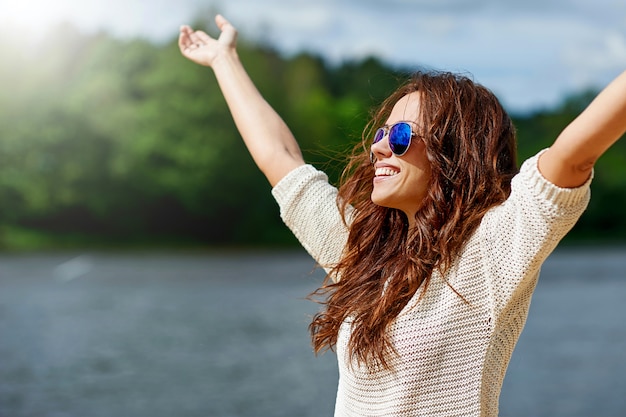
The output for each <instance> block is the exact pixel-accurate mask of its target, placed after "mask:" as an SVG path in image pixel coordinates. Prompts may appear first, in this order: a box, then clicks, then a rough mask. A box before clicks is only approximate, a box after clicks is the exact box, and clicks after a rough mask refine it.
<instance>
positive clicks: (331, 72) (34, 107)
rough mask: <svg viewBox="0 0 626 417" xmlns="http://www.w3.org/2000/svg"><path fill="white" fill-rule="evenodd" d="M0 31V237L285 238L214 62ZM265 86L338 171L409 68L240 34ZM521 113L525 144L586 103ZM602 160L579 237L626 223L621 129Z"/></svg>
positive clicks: (108, 42) (141, 43)
mask: <svg viewBox="0 0 626 417" xmlns="http://www.w3.org/2000/svg"><path fill="white" fill-rule="evenodd" d="M2 39H4V40H0V60H1V61H0V62H1V63H0V85H2V90H3V91H2V93H1V94H0V247H1V248H19V247H26V248H28V247H37V246H42V245H59V246H62V245H76V244H97V245H179V244H183V245H189V244H191V245H196V244H202V245H207V244H210V245H212V244H221V245H235V244H239V245H241V244H244V245H257V244H263V245H290V244H293V243H294V240H293V238H292V237H291V234H290V233H289V232H288V231H287V230H286V228H285V227H284V226H283V224H282V223H281V221H280V219H279V217H278V209H277V206H276V203H275V202H274V201H273V199H272V197H271V195H270V193H269V191H270V187H269V185H268V184H267V183H266V181H265V179H264V177H263V176H262V175H261V174H260V173H259V172H258V170H257V168H256V167H255V165H254V163H253V162H252V159H251V158H250V156H249V155H248V153H247V152H246V150H245V148H244V146H243V144H242V143H241V140H240V138H239V135H238V133H237V131H236V129H235V127H234V124H233V122H232V119H231V116H230V114H229V112H228V109H227V108H226V105H225V102H224V100H223V97H222V95H221V93H220V92H219V89H218V86H217V84H216V82H215V80H214V77H213V75H212V73H211V71H210V69H207V68H203V67H200V66H197V65H194V64H192V63H190V62H188V61H186V60H185V59H183V58H182V57H181V56H180V53H179V52H178V47H177V45H176V40H175V39H172V41H171V42H169V43H167V44H155V43H152V42H149V41H146V40H143V39H130V40H122V39H117V38H113V37H111V36H109V35H107V34H105V33H101V34H96V35H85V34H83V33H80V32H79V31H77V30H76V29H74V28H72V27H70V26H63V27H59V28H58V29H57V30H55V31H54V32H53V33H51V34H50V36H48V37H47V38H46V40H45V41H44V42H43V43H41V44H38V45H37V47H36V48H33V49H30V48H23V46H22V45H21V44H20V43H19V42H15V43H13V42H11V41H9V40H8V39H7V37H3V38H2ZM239 51H240V56H241V59H242V61H243V62H244V65H245V66H246V68H247V69H248V70H249V72H250V75H251V77H252V78H253V79H254V81H255V82H256V84H257V85H258V87H259V89H260V90H261V91H262V93H263V94H264V96H265V97H266V98H267V100H268V101H269V102H270V103H271V104H272V105H273V106H274V107H275V108H276V110H277V111H278V112H279V113H280V114H281V115H282V116H283V117H284V119H285V120H286V122H287V123H288V125H289V126H290V127H291V129H292V130H293V132H294V134H295V135H296V137H297V138H298V140H299V142H300V144H301V146H302V148H303V151H304V153H305V157H306V159H307V160H308V161H310V162H311V163H313V164H314V165H316V166H318V167H321V168H323V169H324V170H326V171H327V172H328V173H329V175H330V177H331V178H332V179H333V180H336V179H337V178H338V176H339V174H340V169H341V167H342V162H341V155H342V154H343V153H345V152H346V151H347V150H348V149H351V148H352V147H353V146H354V144H356V143H358V142H360V140H361V138H360V134H361V130H362V128H363V126H364V124H365V123H366V121H367V118H368V112H369V109H370V108H372V106H373V105H375V104H377V103H379V102H380V101H381V100H382V99H383V98H384V97H385V96H386V95H387V94H388V93H389V92H390V91H391V90H393V89H394V88H395V86H396V85H397V83H398V82H399V80H401V79H403V77H404V75H405V73H406V71H404V70H402V69H397V68H392V67H391V66H389V65H386V64H384V63H383V62H381V61H379V60H377V59H375V58H369V59H364V60H361V61H358V62H346V63H343V64H341V65H339V66H333V65H329V64H328V63H327V62H325V61H324V60H323V59H321V58H320V57H317V56H314V55H311V54H304V53H303V54H301V55H298V56H294V57H289V58H285V57H283V56H281V55H280V54H278V53H277V52H276V51H275V50H274V49H272V48H271V47H269V46H267V45H259V44H253V43H247V42H245V41H242V42H240V47H239ZM590 97H592V96H591V95H590V94H589V93H582V94H580V95H577V96H574V97H570V98H568V99H567V100H565V101H564V103H563V105H562V106H559V107H558V108H555V109H550V110H544V111H540V112H536V113H534V114H532V115H526V116H520V117H516V118H515V119H516V122H517V126H518V129H519V145H520V158H525V157H527V156H529V155H531V154H533V153H535V152H536V151H537V150H538V149H540V148H541V147H543V146H547V145H549V144H550V143H551V142H552V141H553V140H554V138H555V136H556V135H557V134H558V132H559V131H560V130H561V129H562V128H563V127H564V126H565V125H566V124H567V123H568V122H569V121H570V120H571V119H572V118H573V117H575V115H576V114H577V113H579V111H580V110H581V109H582V108H583V107H584V106H585V105H586V104H587V103H588V101H589V98H590ZM618 146H619V147H620V148H621V150H613V151H611V152H609V153H608V154H607V155H606V156H605V157H604V158H603V160H602V161H601V162H600V164H599V165H598V169H597V172H596V180H595V184H594V189H593V190H594V198H593V199H592V201H593V202H592V205H591V206H590V208H589V210H588V213H587V214H586V215H585V216H584V218H583V220H582V221H581V222H580V224H579V225H578V226H577V227H576V230H575V233H574V234H573V235H572V237H573V238H587V239H602V240H609V239H610V240H618V239H623V238H624V237H626V221H624V220H623V216H622V212H623V210H624V207H626V172H625V171H626V149H624V148H625V147H626V144H623V143H622V144H618Z"/></svg>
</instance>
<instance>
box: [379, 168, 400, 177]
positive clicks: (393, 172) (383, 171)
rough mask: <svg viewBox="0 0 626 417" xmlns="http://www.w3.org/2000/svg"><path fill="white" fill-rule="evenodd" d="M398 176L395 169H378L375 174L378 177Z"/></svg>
mask: <svg viewBox="0 0 626 417" xmlns="http://www.w3.org/2000/svg"><path fill="white" fill-rule="evenodd" d="M397 174H398V171H396V170H395V169H391V168H376V172H375V175H376V176H377V177H392V176H394V175H397Z"/></svg>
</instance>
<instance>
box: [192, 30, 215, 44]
mask: <svg viewBox="0 0 626 417" xmlns="http://www.w3.org/2000/svg"><path fill="white" fill-rule="evenodd" d="M196 35H197V36H198V39H199V40H201V41H202V42H209V41H211V40H212V39H213V38H211V37H210V36H209V35H207V34H206V33H204V32H200V31H198V32H196Z"/></svg>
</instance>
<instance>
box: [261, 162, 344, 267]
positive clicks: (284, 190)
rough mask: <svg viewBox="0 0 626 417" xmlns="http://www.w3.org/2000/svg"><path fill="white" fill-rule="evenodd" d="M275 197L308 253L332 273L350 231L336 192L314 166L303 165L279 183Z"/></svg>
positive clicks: (275, 190) (274, 193)
mask: <svg viewBox="0 0 626 417" xmlns="http://www.w3.org/2000/svg"><path fill="white" fill-rule="evenodd" d="M272 195H273V196H274V198H275V199H276V201H277V202H278V205H279V207H280V216H281V218H282V219H283V221H284V222H285V224H286V225H287V226H288V227H289V229H291V231H292V232H293V234H294V235H295V236H296V238H297V239H298V240H299V241H300V243H301V244H302V246H303V247H304V248H305V249H306V250H307V252H308V253H309V254H310V255H311V256H312V257H313V259H315V261H316V262H317V263H318V264H319V265H320V266H322V267H323V268H324V269H325V270H326V271H329V270H330V269H331V268H332V267H333V266H335V265H336V264H337V262H339V260H340V257H341V254H342V252H343V248H344V246H345V244H346V241H347V239H348V228H347V226H346V225H345V224H344V222H343V219H342V217H341V213H340V210H339V207H338V205H337V189H336V188H335V187H333V186H332V185H331V184H330V183H329V182H328V177H327V176H326V174H324V173H323V172H321V171H318V170H317V169H315V168H314V167H313V166H311V165H302V166H300V167H298V168H296V169H294V170H293V171H291V172H290V173H288V174H287V175H286V176H285V177H284V178H283V179H282V180H280V181H279V182H278V184H276V186H275V187H274V188H273V189H272Z"/></svg>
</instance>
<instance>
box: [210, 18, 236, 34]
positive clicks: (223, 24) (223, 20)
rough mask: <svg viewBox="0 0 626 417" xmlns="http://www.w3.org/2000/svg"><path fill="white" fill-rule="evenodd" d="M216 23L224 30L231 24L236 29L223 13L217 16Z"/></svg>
mask: <svg viewBox="0 0 626 417" xmlns="http://www.w3.org/2000/svg"><path fill="white" fill-rule="evenodd" d="M215 23H216V24H217V27H218V28H219V29H220V30H221V31H222V32H223V31H224V30H225V29H226V28H227V26H230V27H231V28H232V29H233V30H234V29H235V27H234V26H233V25H232V24H231V23H230V22H229V21H228V20H226V18H225V17H224V16H222V15H221V14H218V15H217V16H215Z"/></svg>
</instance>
